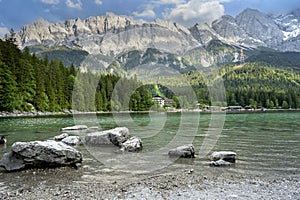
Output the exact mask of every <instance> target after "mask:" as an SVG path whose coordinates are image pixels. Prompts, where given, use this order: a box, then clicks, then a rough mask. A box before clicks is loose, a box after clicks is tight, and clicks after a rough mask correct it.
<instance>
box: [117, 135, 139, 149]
mask: <svg viewBox="0 0 300 200" xmlns="http://www.w3.org/2000/svg"><path fill="white" fill-rule="evenodd" d="M142 149H143V142H142V140H141V139H140V138H138V137H131V138H130V139H128V140H127V141H126V142H123V143H122V145H121V149H120V150H121V151H128V152H138V151H141V150H142Z"/></svg>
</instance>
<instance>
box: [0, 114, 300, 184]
mask: <svg viewBox="0 0 300 200" xmlns="http://www.w3.org/2000/svg"><path fill="white" fill-rule="evenodd" d="M130 117H131V118H128V115H124V116H122V114H119V115H118V116H114V117H113V115H112V114H100V115H98V116H97V121H98V124H97V126H99V127H100V128H101V129H102V130H105V129H110V128H114V127H116V126H117V125H118V126H120V125H122V126H127V127H128V128H129V130H130V131H131V133H132V135H137V136H139V137H141V138H142V140H143V142H144V150H143V152H144V153H145V152H146V153H147V152H150V153H151V152H155V151H157V150H158V149H163V148H164V147H165V146H166V145H168V143H169V142H170V141H172V140H173V139H174V138H175V137H176V136H177V134H178V130H179V127H180V130H181V131H183V133H180V134H181V136H180V137H178V138H179V141H177V142H178V145H180V144H182V145H183V144H186V143H185V141H190V140H191V139H192V140H193V144H194V146H195V148H196V151H199V149H200V147H201V145H202V142H203V140H204V138H208V137H210V135H209V134H208V133H207V130H208V129H209V123H210V119H211V115H210V114H202V113H201V114H200V115H199V113H190V114H188V115H185V117H186V118H187V119H188V120H187V121H191V122H193V120H194V118H196V119H197V118H199V120H200V122H199V124H198V125H199V127H198V130H197V133H196V134H194V133H193V132H191V131H190V130H191V127H192V126H194V125H193V124H192V123H184V124H182V121H181V117H182V114H181V113H168V114H166V113H163V114H159V115H155V117H153V116H151V115H150V114H131V115H130ZM116 118H117V120H116ZM83 119H84V120H86V124H87V125H89V126H95V124H93V123H91V122H89V118H83ZM132 119H133V120H132ZM299 121H300V112H270V113H268V112H266V113H244V114H241V113H240V114H234V113H231V114H227V115H226V122H225V125H224V127H223V130H222V135H221V136H220V137H219V139H218V141H217V143H216V145H215V147H214V149H213V150H214V151H219V150H231V151H235V152H237V155H238V159H237V163H236V164H235V166H234V167H231V168H224V169H213V168H210V167H209V166H208V161H209V160H208V159H206V158H205V159H199V158H195V159H179V160H177V161H175V162H173V161H172V163H171V165H169V166H168V167H167V168H166V169H165V171H164V173H168V170H169V171H172V170H176V169H186V168H193V169H195V173H197V172H199V173H201V172H203V171H206V172H213V173H215V171H216V170H219V172H224V171H226V172H230V173H231V172H232V173H246V174H250V175H266V176H267V175H268V176H299V174H300V156H299V155H300V140H299V139H300V124H299ZM161 122H163V124H162V126H161V124H160V126H157V127H160V128H157V127H156V126H155V127H154V128H157V130H156V129H151V126H152V124H156V123H157V124H159V123H161ZM72 125H74V120H73V118H72V117H42V118H1V119H0V135H6V137H7V139H8V143H7V145H6V147H5V146H4V145H2V146H0V154H1V155H2V154H4V153H5V152H8V151H9V150H10V147H11V145H12V144H13V143H14V142H16V141H31V140H46V139H48V138H51V137H53V136H55V135H58V134H60V133H61V131H60V129H61V128H62V127H66V126H72ZM182 126H183V127H182ZM146 127H147V128H146ZM178 138H177V140H178ZM78 148H79V150H80V151H82V152H83V154H84V162H83V166H82V168H81V169H80V170H81V171H80V172H81V173H82V174H81V176H80V177H81V180H77V181H85V180H87V179H89V180H91V179H101V177H102V176H105V175H107V174H112V175H118V174H120V173H121V172H118V171H114V170H112V169H111V168H110V167H108V166H105V165H103V163H101V162H99V161H98V160H97V159H95V157H94V156H92V155H91V154H90V153H89V152H88V151H87V150H86V148H85V146H80V147H78ZM166 150H167V149H166ZM162 152H163V151H162ZM160 153H161V152H160ZM198 153H199V152H197V154H198ZM120 156H122V155H116V157H115V158H111V159H112V160H114V159H116V158H117V157H120ZM162 159H166V160H168V159H169V158H168V156H167V151H164V152H163V153H162ZM141 160H142V159H141ZM141 162H142V161H141ZM149 167H151V166H149ZM120 168H121V166H120ZM162 170H163V169H162ZM0 175H1V177H0V178H2V180H3V179H4V180H5V177H6V178H9V175H6V174H5V173H4V171H3V170H2V171H0ZM123 176H124V174H123ZM125 176H126V175H125ZM0 184H1V183H0Z"/></svg>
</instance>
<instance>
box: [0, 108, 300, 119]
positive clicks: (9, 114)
mask: <svg viewBox="0 0 300 200" xmlns="http://www.w3.org/2000/svg"><path fill="white" fill-rule="evenodd" d="M297 111H300V109H299V108H298V109H266V110H261V109H256V110H236V111H209V110H200V109H193V110H192V109H176V110H166V111H153V110H150V111H97V112H81V111H73V110H70V111H60V112H50V111H47V112H40V111H30V112H22V111H14V112H6V111H2V112H0V118H19V117H20V118H23V117H24V118H26V117H68V116H74V115H95V114H96V115H101V114H147V113H200V114H250V113H270V112H297Z"/></svg>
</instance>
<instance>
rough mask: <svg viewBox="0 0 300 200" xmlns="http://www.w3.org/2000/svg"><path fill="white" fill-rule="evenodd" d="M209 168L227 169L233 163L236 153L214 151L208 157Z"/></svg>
mask: <svg viewBox="0 0 300 200" xmlns="http://www.w3.org/2000/svg"><path fill="white" fill-rule="evenodd" d="M210 160H211V162H210V164H209V165H210V166H211V167H228V166H231V165H233V164H234V163H235V160H236V153H235V152H232V151H216V152H213V153H212V154H211V156H210Z"/></svg>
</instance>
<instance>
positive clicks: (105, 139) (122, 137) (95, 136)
mask: <svg viewBox="0 0 300 200" xmlns="http://www.w3.org/2000/svg"><path fill="white" fill-rule="evenodd" d="M128 138H129V130H128V128H126V127H118V128H114V129H110V130H106V131H100V132H94V133H89V134H87V135H86V136H85V143H86V144H87V145H102V144H114V145H116V146H119V147H121V145H122V143H123V142H125V141H126V140H127V139H128Z"/></svg>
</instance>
